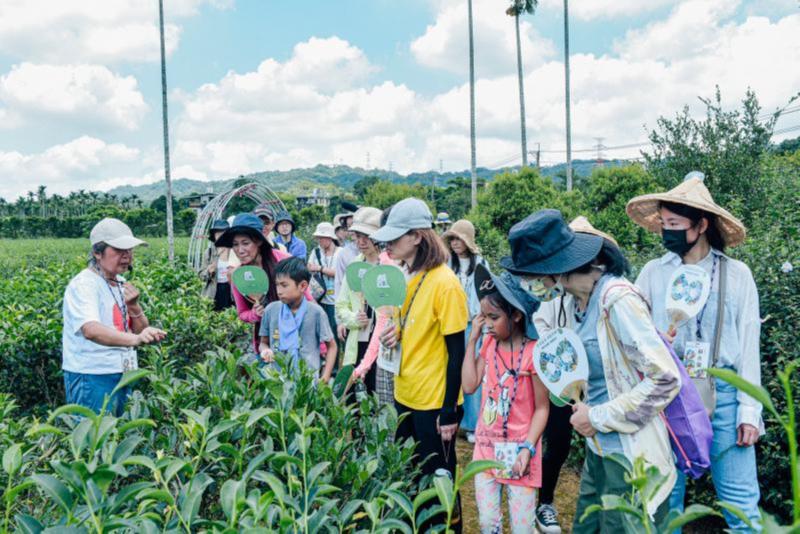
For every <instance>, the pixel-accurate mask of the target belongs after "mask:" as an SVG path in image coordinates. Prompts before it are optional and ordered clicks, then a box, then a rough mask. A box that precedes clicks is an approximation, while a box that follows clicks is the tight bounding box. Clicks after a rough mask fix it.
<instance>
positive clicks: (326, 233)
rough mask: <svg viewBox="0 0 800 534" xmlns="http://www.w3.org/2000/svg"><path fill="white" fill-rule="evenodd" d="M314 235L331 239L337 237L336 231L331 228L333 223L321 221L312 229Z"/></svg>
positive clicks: (335, 239) (336, 238)
mask: <svg viewBox="0 0 800 534" xmlns="http://www.w3.org/2000/svg"><path fill="white" fill-rule="evenodd" d="M314 237H327V238H328V239H333V240H334V241H337V240H338V239H339V238H338V237H336V231H334V229H333V225H332V224H331V223H329V222H321V223H319V224H318V225H317V229H316V230H314Z"/></svg>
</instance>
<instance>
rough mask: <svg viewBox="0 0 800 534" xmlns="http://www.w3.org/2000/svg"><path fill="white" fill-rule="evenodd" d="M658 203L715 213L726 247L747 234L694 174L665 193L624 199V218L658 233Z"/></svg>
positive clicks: (742, 226) (741, 239)
mask: <svg viewBox="0 0 800 534" xmlns="http://www.w3.org/2000/svg"><path fill="white" fill-rule="evenodd" d="M662 202H672V203H674V204H683V205H684V206H690V207H692V208H696V209H699V210H703V211H706V212H708V213H712V214H714V215H716V219H717V228H718V229H719V232H720V234H722V238H723V239H724V240H725V245H726V246H729V247H735V246H736V245H740V244H742V243H743V242H744V240H745V237H747V230H746V229H745V226H744V224H743V223H742V221H740V220H739V219H737V218H736V217H734V216H733V215H731V213H730V212H728V210H726V209H724V208H721V207H720V206H718V205H717V204H716V203H715V202H714V199H713V198H712V197H711V193H709V191H708V188H707V187H706V186H705V184H704V183H703V181H702V180H701V179H700V178H698V177H692V178H689V179H687V180H685V181H684V182H683V183H681V184H680V185H679V186H678V187H675V188H674V189H670V190H669V191H667V192H666V193H653V194H650V195H641V196H638V197H635V198H633V199H631V200H630V202H628V205H627V206H626V207H625V211H626V212H627V213H628V217H630V218H631V220H633V222H635V223H636V224H638V225H639V226H641V227H642V228H644V229H646V230H649V231H651V232H654V233H656V234H660V233H661V216H660V215H659V212H658V210H659V207H660V206H661V203H662Z"/></svg>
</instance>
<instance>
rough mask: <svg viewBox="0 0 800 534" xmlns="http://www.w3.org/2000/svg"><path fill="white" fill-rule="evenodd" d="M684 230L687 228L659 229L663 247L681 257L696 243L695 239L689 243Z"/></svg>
mask: <svg viewBox="0 0 800 534" xmlns="http://www.w3.org/2000/svg"><path fill="white" fill-rule="evenodd" d="M686 232H687V230H661V242H662V243H663V244H664V248H666V249H667V250H669V251H670V252H674V253H675V254H677V255H678V256H680V257H681V258H682V257H684V256H685V255H686V253H687V252H689V251H690V250H692V247H693V246H695V244H696V243H697V240H696V239H695V240H694V243H689V242H688V241H687V240H686Z"/></svg>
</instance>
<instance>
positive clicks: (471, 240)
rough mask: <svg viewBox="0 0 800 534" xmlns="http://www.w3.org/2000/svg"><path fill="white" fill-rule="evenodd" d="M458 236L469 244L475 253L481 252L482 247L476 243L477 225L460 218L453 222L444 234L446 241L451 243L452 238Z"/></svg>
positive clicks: (469, 247) (443, 237) (471, 250)
mask: <svg viewBox="0 0 800 534" xmlns="http://www.w3.org/2000/svg"><path fill="white" fill-rule="evenodd" d="M454 237H457V238H458V239H460V240H461V241H463V242H464V244H465V245H466V246H467V248H468V249H469V251H470V252H472V253H473V254H480V252H481V249H480V248H479V247H478V245H477V244H476V243H475V226H473V225H472V223H471V222H469V221H468V220H466V219H460V220H458V221H456V222H454V223H453V226H451V227H450V229H449V230H448V231H446V232H445V233H444V234H442V239H444V241H445V243H448V244H450V240H451V239H453V238H454Z"/></svg>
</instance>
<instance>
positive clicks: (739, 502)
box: [627, 173, 763, 532]
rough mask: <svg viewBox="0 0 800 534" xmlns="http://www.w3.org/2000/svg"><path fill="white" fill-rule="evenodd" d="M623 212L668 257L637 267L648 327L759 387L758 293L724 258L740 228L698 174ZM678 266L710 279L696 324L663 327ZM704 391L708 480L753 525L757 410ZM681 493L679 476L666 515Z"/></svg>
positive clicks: (739, 266)
mask: <svg viewBox="0 0 800 534" xmlns="http://www.w3.org/2000/svg"><path fill="white" fill-rule="evenodd" d="M627 212H628V215H629V216H630V217H631V219H633V221H634V222H636V223H637V224H638V225H640V226H642V227H644V228H646V229H647V230H650V231H651V232H655V233H660V234H661V238H662V242H663V244H664V247H665V248H666V249H667V250H668V252H667V253H666V254H664V255H663V256H662V257H661V258H658V259H655V260H652V261H650V262H649V263H648V264H647V265H646V266H645V267H644V269H643V270H642V272H641V274H640V275H639V278H638V279H637V280H636V284H637V285H638V286H639V287H640V288H641V289H642V291H643V292H644V293H645V294H646V296H647V297H648V298H649V299H650V302H651V303H652V308H653V312H652V313H653V320H654V322H655V324H656V327H657V328H659V329H660V330H661V331H663V332H667V330H670V329H671V330H672V331H670V332H667V334H668V335H669V336H670V337H672V338H673V339H674V347H675V351H676V353H677V354H678V355H679V356H681V357H685V356H686V355H687V353H698V352H699V353H701V354H702V353H704V354H707V355H708V362H707V365H702V366H701V367H703V368H704V367H712V366H713V367H723V368H728V369H733V370H735V371H736V373H738V374H739V375H740V376H741V377H742V378H744V379H746V380H748V381H750V382H752V383H755V384H760V383H761V357H760V353H759V337H760V334H761V320H760V316H759V304H758V291H757V289H756V284H755V281H754V280H753V275H752V274H751V272H750V269H749V268H748V267H747V265H745V264H744V263H742V262H740V261H737V260H734V259H732V258H729V257H728V256H726V255H725V253H724V252H725V248H726V247H735V246H736V245H739V244H741V243H742V242H743V241H744V239H745V227H744V225H743V224H742V223H741V222H740V221H739V220H738V219H737V218H736V217H734V216H733V215H731V214H730V213H728V212H727V211H726V210H725V209H723V208H721V207H720V206H718V205H717V204H716V203H715V202H714V200H713V198H712V197H711V194H710V193H709V192H708V189H707V188H706V186H705V185H704V184H703V180H702V174H701V173H690V174H689V175H687V177H686V179H685V180H684V182H683V183H681V184H680V185H679V186H678V187H676V188H675V189H672V190H671V191H667V192H666V193H657V194H651V195H643V196H639V197H636V198H634V199H632V200H631V201H630V202H629V203H628V206H627ZM681 265H697V266H699V267H702V268H703V269H705V270H706V272H708V273H709V276H710V280H711V293H710V295H709V297H708V300H707V302H706V304H705V306H704V308H703V309H702V310H701V312H700V313H699V314H698V315H697V316H696V317H693V318H691V319H689V320H688V321H684V322H683V323H679V324H678V325H677V327H672V328H671V324H670V319H669V318H668V316H667V310H666V294H665V293H666V292H665V288H666V287H667V285H668V284H669V281H670V278H671V277H672V275H673V273H674V272H675V270H676V269H678V268H679V267H680V266H681ZM720 292H722V298H721V299H720ZM720 300H721V302H720ZM720 311H721V313H720ZM709 385H710V386H712V387H713V386H715V389H716V395H715V397H716V398H714V397H713V396H711V395H709V396H707V397H706V399H704V400H706V408H707V409H708V410H709V411H712V410H713V416H712V426H713V428H714V440H713V443H712V449H711V475H712V478H713V481H714V487H715V488H716V491H717V497H719V499H720V500H721V501H723V502H727V503H730V504H733V505H736V506H737V507H739V508H740V509H741V510H743V511H744V512H745V514H746V515H747V517H748V518H749V519H750V520H751V521H752V522H753V524H754V525H758V520H759V518H760V513H759V511H758V500H759V488H758V478H757V471H756V453H755V448H754V447H753V445H754V444H755V443H756V442H757V441H758V438H759V436H760V435H761V434H762V433H763V422H762V420H761V408H762V407H761V404H760V403H759V402H758V401H756V400H755V399H753V398H752V397H750V396H748V395H746V394H745V393H743V392H741V391H737V390H736V389H735V388H734V387H733V386H731V385H729V384H728V383H726V382H723V381H721V380H716V381H715V382H714V381H713V379H710V380H709ZM701 390H702V388H701ZM709 391H713V389H711V388H709ZM685 488H686V485H685V478H684V477H683V476H682V474H681V476H680V478H679V480H678V484H676V487H675V491H674V492H673V495H672V498H671V504H672V508H674V509H682V508H683V497H684V493H685ZM723 513H724V514H725V519H726V521H727V522H728V526H730V528H731V529H732V530H734V531H737V532H740V531H749V530H750V529H749V528H748V527H747V525H746V524H745V523H744V521H742V520H741V519H740V518H738V517H736V516H734V515H733V514H729V513H728V512H727V511H724V510H723Z"/></svg>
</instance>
